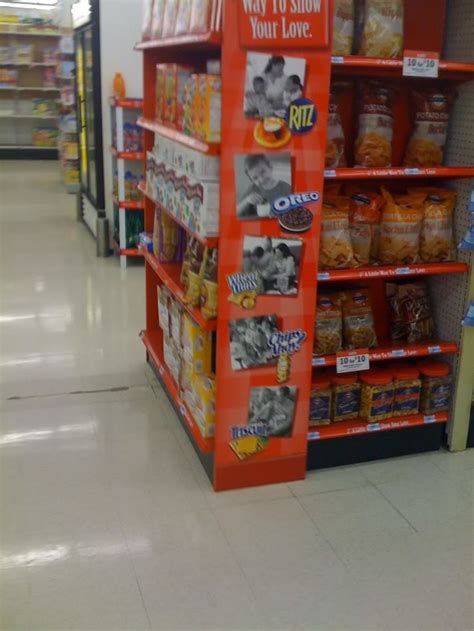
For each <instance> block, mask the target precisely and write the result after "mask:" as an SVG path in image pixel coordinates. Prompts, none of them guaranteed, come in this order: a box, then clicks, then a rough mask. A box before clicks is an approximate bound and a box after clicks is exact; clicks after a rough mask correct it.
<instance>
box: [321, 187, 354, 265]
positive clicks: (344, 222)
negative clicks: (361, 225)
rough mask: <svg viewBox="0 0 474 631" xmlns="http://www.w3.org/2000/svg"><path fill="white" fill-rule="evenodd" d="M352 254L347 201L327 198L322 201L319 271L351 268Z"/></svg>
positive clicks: (334, 197) (341, 198) (345, 198)
mask: <svg viewBox="0 0 474 631" xmlns="http://www.w3.org/2000/svg"><path fill="white" fill-rule="evenodd" d="M353 264H354V254H353V251H352V245H351V235H350V230H349V199H348V198H347V197H342V196H329V197H326V198H325V199H324V200H323V208H322V220H321V242H320V250H319V266H320V268H321V269H338V268H339V269H340V268H345V267H352V266H353Z"/></svg>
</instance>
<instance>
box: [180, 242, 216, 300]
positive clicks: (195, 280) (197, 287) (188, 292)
mask: <svg viewBox="0 0 474 631" xmlns="http://www.w3.org/2000/svg"><path fill="white" fill-rule="evenodd" d="M208 258H209V249H208V248H205V249H204V256H203V258H202V259H201V260H199V259H197V258H195V257H194V256H193V257H192V258H191V267H190V268H189V270H188V272H187V283H186V288H185V292H184V296H183V300H184V302H185V303H186V304H190V305H191V306H192V307H199V305H200V304H201V291H202V289H201V288H202V277H203V275H204V270H205V269H206V266H207V261H208ZM181 271H182V270H181ZM216 309H217V305H216Z"/></svg>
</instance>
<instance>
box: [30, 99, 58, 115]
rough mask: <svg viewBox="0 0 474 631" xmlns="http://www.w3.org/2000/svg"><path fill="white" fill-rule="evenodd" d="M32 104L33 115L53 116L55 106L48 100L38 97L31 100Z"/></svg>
mask: <svg viewBox="0 0 474 631" xmlns="http://www.w3.org/2000/svg"><path fill="white" fill-rule="evenodd" d="M32 103H33V114H35V115H38V116H49V115H52V114H55V112H56V106H55V103H54V101H51V100H50V99H48V98H42V97H38V98H36V99H32Z"/></svg>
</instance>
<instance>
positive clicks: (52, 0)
mask: <svg viewBox="0 0 474 631" xmlns="http://www.w3.org/2000/svg"><path fill="white" fill-rule="evenodd" d="M0 4H12V5H15V6H23V5H24V4H35V5H37V4H41V5H43V4H45V5H54V4H58V0H8V1H7V2H0Z"/></svg>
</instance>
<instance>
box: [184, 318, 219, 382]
mask: <svg viewBox="0 0 474 631" xmlns="http://www.w3.org/2000/svg"><path fill="white" fill-rule="evenodd" d="M181 346H182V349H183V358H184V359H185V361H188V362H190V363H191V364H192V366H193V370H194V373H196V374H203V375H207V374H209V373H210V372H211V354H212V337H211V333H210V331H203V329H201V327H200V326H199V324H197V323H196V322H195V321H194V320H193V319H192V318H191V316H189V315H188V314H187V313H184V314H183V318H182V332H181Z"/></svg>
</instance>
